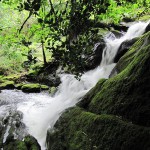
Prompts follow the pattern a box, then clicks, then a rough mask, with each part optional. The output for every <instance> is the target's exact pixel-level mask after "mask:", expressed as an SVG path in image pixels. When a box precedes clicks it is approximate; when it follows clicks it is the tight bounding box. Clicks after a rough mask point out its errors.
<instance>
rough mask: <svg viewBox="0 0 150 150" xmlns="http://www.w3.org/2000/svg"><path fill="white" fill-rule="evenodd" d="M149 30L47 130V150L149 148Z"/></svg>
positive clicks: (132, 149)
mask: <svg viewBox="0 0 150 150" xmlns="http://www.w3.org/2000/svg"><path fill="white" fill-rule="evenodd" d="M149 64H150V32H149V33H147V34H145V35H143V36H142V37H141V38H140V39H139V40H138V41H137V42H136V43H135V44H134V45H133V46H132V47H131V48H130V50H129V51H128V52H127V53H126V54H125V55H124V56H123V57H122V58H121V59H120V60H119V62H118V64H117V68H118V70H119V71H118V72H119V74H118V75H116V76H115V77H113V78H110V79H108V80H105V79H104V80H100V81H99V82H98V83H97V85H96V86H95V87H94V88H93V89H91V90H90V91H89V93H87V94H86V96H85V97H84V98H83V99H82V101H81V102H79V104H78V105H77V106H76V107H75V108H72V109H68V110H67V111H66V112H65V113H64V114H63V115H62V116H61V117H60V119H59V120H58V121H57V123H56V124H55V128H54V130H50V131H48V134H47V145H48V150H63V149H66V150H79V149H80V150H94V149H97V150H141V149H142V150H149V149H150V119H149V118H150V101H149V98H150V90H149V89H150V65H149Z"/></svg>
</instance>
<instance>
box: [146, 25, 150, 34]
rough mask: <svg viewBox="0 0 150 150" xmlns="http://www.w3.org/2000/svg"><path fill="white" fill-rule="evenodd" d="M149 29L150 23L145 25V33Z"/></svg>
mask: <svg viewBox="0 0 150 150" xmlns="http://www.w3.org/2000/svg"><path fill="white" fill-rule="evenodd" d="M149 31H150V23H149V24H148V25H147V27H146V28H145V33H147V32H149Z"/></svg>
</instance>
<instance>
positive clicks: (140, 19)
mask: <svg viewBox="0 0 150 150" xmlns="http://www.w3.org/2000/svg"><path fill="white" fill-rule="evenodd" d="M149 18H150V14H146V15H144V16H141V17H140V18H139V19H138V20H139V21H148V20H149Z"/></svg>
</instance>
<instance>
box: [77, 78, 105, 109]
mask: <svg viewBox="0 0 150 150" xmlns="http://www.w3.org/2000/svg"><path fill="white" fill-rule="evenodd" d="M106 80H107V79H100V80H99V82H98V83H97V84H96V86H95V87H93V88H92V89H91V90H90V91H89V92H88V93H87V94H86V95H85V96H84V97H83V98H82V100H81V101H80V102H79V103H78V106H80V107H82V108H84V109H87V108H88V105H89V103H90V102H91V100H92V97H93V96H94V95H96V94H97V93H98V91H100V90H101V88H102V86H103V84H104V82H105V81H106Z"/></svg>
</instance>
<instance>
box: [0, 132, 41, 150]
mask: <svg viewBox="0 0 150 150" xmlns="http://www.w3.org/2000/svg"><path fill="white" fill-rule="evenodd" d="M3 149H4V150H41V148H40V145H39V144H38V142H37V140H36V139H35V138H34V137H32V136H30V135H28V136H26V137H25V138H24V140H22V141H21V140H16V139H14V138H13V137H12V136H9V137H8V138H7V140H6V142H5V143H4V146H3Z"/></svg>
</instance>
